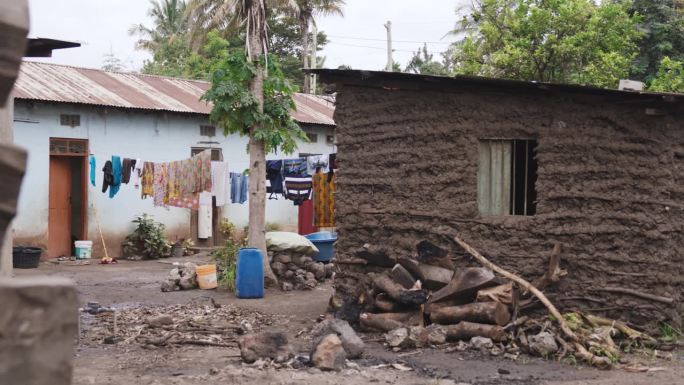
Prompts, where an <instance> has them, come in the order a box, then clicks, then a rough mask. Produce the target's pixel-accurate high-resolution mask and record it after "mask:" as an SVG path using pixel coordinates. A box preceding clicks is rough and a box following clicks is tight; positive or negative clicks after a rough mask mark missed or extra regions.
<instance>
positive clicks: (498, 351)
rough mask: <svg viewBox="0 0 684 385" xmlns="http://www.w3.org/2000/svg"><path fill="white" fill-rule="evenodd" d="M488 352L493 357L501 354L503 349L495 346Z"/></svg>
mask: <svg viewBox="0 0 684 385" xmlns="http://www.w3.org/2000/svg"><path fill="white" fill-rule="evenodd" d="M489 354H490V355H492V356H494V357H497V356H500V355H502V354H503V350H502V349H501V348H500V347H498V346H495V347H493V348H492V349H491V350H490V351H489Z"/></svg>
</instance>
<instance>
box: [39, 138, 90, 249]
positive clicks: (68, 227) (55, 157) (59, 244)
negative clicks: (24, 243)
mask: <svg viewBox="0 0 684 385" xmlns="http://www.w3.org/2000/svg"><path fill="white" fill-rule="evenodd" d="M87 156H88V141H87V140H84V139H62V138H50V167H49V173H50V174H49V210H48V250H47V256H48V258H57V257H62V256H64V257H69V256H72V255H73V244H74V241H75V240H79V239H86V237H87V231H86V230H87V225H86V214H87V212H86V207H87V200H88V195H87V190H86V188H87V182H86V177H87V169H88V167H87Z"/></svg>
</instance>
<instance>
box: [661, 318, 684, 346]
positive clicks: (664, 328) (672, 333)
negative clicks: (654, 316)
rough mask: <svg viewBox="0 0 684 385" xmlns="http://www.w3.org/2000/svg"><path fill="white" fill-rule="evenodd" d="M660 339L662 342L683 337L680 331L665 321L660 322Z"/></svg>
mask: <svg viewBox="0 0 684 385" xmlns="http://www.w3.org/2000/svg"><path fill="white" fill-rule="evenodd" d="M659 326H660V340H661V341H663V342H677V341H678V340H679V339H680V338H681V337H684V334H682V332H681V331H679V330H678V329H677V328H675V327H674V326H672V325H670V324H669V323H667V322H661V323H660V325H659Z"/></svg>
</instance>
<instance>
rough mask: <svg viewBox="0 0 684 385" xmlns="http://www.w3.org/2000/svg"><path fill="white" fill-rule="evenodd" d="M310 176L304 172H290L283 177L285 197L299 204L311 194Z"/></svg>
mask: <svg viewBox="0 0 684 385" xmlns="http://www.w3.org/2000/svg"><path fill="white" fill-rule="evenodd" d="M311 188H312V182H311V177H310V176H308V175H306V174H299V175H297V174H290V175H288V176H286V177H285V198H286V199H289V200H291V201H293V202H294V204H295V206H299V205H300V204H302V202H303V201H305V200H308V199H309V197H310V196H311Z"/></svg>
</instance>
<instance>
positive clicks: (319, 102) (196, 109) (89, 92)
mask: <svg viewBox="0 0 684 385" xmlns="http://www.w3.org/2000/svg"><path fill="white" fill-rule="evenodd" d="M208 88H209V82H205V81H201V80H188V79H179V78H172V77H165V76H154V75H143V74H136V73H127V72H110V71H103V70H98V69H90V68H78V67H71V66H65V65H58V64H50V63H39V62H32V61H24V62H23V63H22V66H21V71H20V74H19V78H18V79H17V82H16V84H15V88H14V96H15V98H16V99H26V100H41V101H47V102H58V103H76V104H90V105H98V106H110V107H118V108H130V109H143V110H154V111H172V112H179V113H189V114H202V115H208V114H209V112H211V104H210V103H207V102H204V101H200V100H199V99H200V97H201V96H202V94H204V92H205V91H206V90H207V89H208ZM294 101H295V104H296V106H297V111H293V112H292V117H293V118H294V119H295V120H296V121H298V122H300V123H309V124H323V125H335V121H334V120H333V112H334V111H335V106H334V103H332V102H331V101H329V100H327V99H325V98H323V97H318V96H315V95H306V94H299V93H298V94H295V96H294Z"/></svg>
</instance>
